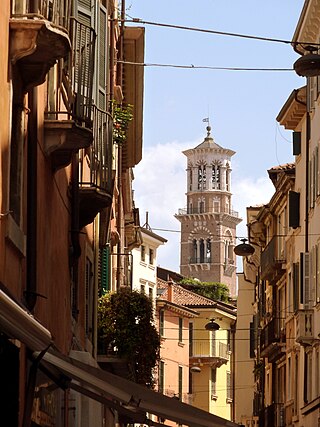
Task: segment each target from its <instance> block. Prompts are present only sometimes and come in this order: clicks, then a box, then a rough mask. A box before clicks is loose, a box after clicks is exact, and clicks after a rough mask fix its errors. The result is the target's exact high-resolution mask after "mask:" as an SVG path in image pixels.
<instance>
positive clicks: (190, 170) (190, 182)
mask: <svg viewBox="0 0 320 427" xmlns="http://www.w3.org/2000/svg"><path fill="white" fill-rule="evenodd" d="M189 190H190V191H191V190H192V168H191V167H190V169H189Z"/></svg>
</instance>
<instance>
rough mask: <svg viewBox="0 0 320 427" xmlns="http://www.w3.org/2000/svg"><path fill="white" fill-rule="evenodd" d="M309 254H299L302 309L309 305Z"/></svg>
mask: <svg viewBox="0 0 320 427" xmlns="http://www.w3.org/2000/svg"><path fill="white" fill-rule="evenodd" d="M311 301H312V300H311V289H310V254H309V253H308V252H306V253H304V252H303V253H301V254H300V303H301V304H302V305H303V308H304V309H308V308H310V307H311Z"/></svg>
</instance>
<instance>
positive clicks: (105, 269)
mask: <svg viewBox="0 0 320 427" xmlns="http://www.w3.org/2000/svg"><path fill="white" fill-rule="evenodd" d="M109 273H110V248H109V246H106V247H104V248H102V249H100V253H99V276H100V294H101V295H105V294H106V293H107V292H108V291H109V290H110V283H109Z"/></svg>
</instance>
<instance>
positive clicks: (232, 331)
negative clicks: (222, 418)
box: [230, 323, 236, 422]
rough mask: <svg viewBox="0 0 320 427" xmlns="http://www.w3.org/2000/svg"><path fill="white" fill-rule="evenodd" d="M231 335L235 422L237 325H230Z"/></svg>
mask: <svg viewBox="0 0 320 427" xmlns="http://www.w3.org/2000/svg"><path fill="white" fill-rule="evenodd" d="M230 333H231V357H232V361H231V363H232V406H231V421H233V422H235V418H236V390H235V384H236V354H235V351H236V346H235V333H236V324H235V323H234V324H232V325H230Z"/></svg>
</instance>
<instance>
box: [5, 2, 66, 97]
mask: <svg viewBox="0 0 320 427" xmlns="http://www.w3.org/2000/svg"><path fill="white" fill-rule="evenodd" d="M16 3H17V2H16ZM18 3H21V4H19V5H16V9H15V13H14V14H13V15H12V16H11V18H10V58H11V62H12V64H13V65H15V64H19V72H20V74H21V80H22V84H23V90H24V92H27V91H28V90H29V89H31V88H32V87H35V86H38V85H40V84H42V83H43V82H44V81H45V79H46V76H47V73H48V71H49V70H50V68H51V67H53V65H54V64H55V63H56V62H57V60H58V59H60V58H65V57H66V56H67V55H68V53H69V51H70V38H69V29H70V13H71V0H43V1H41V2H40V1H39V2H33V1H32V2H31V1H30V0H27V1H26V2H25V3H24V2H18ZM35 4H37V7H35Z"/></svg>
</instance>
